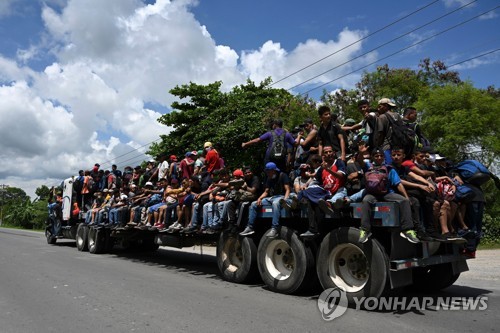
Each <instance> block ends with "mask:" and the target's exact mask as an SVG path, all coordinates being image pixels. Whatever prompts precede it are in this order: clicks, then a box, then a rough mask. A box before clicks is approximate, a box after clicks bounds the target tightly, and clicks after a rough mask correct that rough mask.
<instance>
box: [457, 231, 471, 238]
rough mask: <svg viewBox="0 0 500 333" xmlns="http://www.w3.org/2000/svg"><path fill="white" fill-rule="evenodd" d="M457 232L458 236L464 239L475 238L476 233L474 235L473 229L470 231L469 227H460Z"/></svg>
mask: <svg viewBox="0 0 500 333" xmlns="http://www.w3.org/2000/svg"><path fill="white" fill-rule="evenodd" d="M457 234H458V236H459V237H462V238H465V239H473V238H476V235H475V233H474V231H472V230H470V229H460V230H458V232H457Z"/></svg>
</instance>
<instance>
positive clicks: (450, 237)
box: [441, 232, 465, 241]
mask: <svg viewBox="0 0 500 333" xmlns="http://www.w3.org/2000/svg"><path fill="white" fill-rule="evenodd" d="M441 237H443V238H444V239H446V240H448V241H465V239H464V238H462V237H458V236H457V235H455V234H453V233H451V232H447V233H444V234H442V235H441Z"/></svg>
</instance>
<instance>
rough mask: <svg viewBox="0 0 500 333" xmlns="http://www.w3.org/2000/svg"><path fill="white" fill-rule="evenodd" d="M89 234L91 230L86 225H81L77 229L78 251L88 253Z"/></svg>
mask: <svg viewBox="0 0 500 333" xmlns="http://www.w3.org/2000/svg"><path fill="white" fill-rule="evenodd" d="M88 233H89V228H88V227H87V226H86V225H85V223H80V224H79V225H78V228H77V229H76V248H77V249H78V251H88V250H89V246H88Z"/></svg>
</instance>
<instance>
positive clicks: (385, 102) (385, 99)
mask: <svg viewBox="0 0 500 333" xmlns="http://www.w3.org/2000/svg"><path fill="white" fill-rule="evenodd" d="M378 104H387V105H390V106H396V104H395V103H394V102H393V101H392V100H391V99H389V98H382V99H381V100H380V101H378Z"/></svg>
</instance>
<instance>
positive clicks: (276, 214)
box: [248, 195, 285, 229]
mask: <svg viewBox="0 0 500 333" xmlns="http://www.w3.org/2000/svg"><path fill="white" fill-rule="evenodd" d="M284 197H285V196H284V195H274V196H272V197H267V198H264V199H262V205H272V206H273V218H272V221H271V227H272V228H274V229H277V228H278V227H279V225H280V216H281V205H280V199H283V198H284ZM258 209H259V206H257V201H254V202H252V204H251V205H250V212H249V214H248V226H249V227H250V228H253V225H254V224H255V220H256V219H257V212H258Z"/></svg>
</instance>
